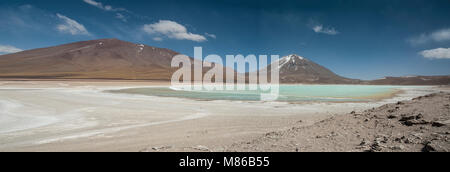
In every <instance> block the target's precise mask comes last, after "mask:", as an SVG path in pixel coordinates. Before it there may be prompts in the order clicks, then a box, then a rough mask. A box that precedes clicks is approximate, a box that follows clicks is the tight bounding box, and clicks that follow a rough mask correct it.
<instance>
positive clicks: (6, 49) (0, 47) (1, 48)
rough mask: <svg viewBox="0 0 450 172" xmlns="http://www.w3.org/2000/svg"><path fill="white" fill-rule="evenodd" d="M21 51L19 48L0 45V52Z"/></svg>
mask: <svg viewBox="0 0 450 172" xmlns="http://www.w3.org/2000/svg"><path fill="white" fill-rule="evenodd" d="M20 51H23V50H22V49H20V48H16V47H13V46H9V45H0V54H10V53H17V52H20Z"/></svg>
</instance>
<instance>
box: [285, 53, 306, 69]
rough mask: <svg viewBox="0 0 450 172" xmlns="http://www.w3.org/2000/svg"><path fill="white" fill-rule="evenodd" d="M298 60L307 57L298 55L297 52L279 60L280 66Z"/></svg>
mask: <svg viewBox="0 0 450 172" xmlns="http://www.w3.org/2000/svg"><path fill="white" fill-rule="evenodd" d="M296 60H299V61H302V60H305V58H304V57H301V56H298V55H296V54H291V55H288V56H285V57H283V58H281V59H280V60H279V64H280V68H281V67H283V66H284V65H286V64H287V63H290V62H292V63H295V62H296Z"/></svg>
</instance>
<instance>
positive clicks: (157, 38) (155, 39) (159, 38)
mask: <svg viewBox="0 0 450 172" xmlns="http://www.w3.org/2000/svg"><path fill="white" fill-rule="evenodd" d="M153 40H154V41H162V40H163V39H162V38H161V37H154V38H153Z"/></svg>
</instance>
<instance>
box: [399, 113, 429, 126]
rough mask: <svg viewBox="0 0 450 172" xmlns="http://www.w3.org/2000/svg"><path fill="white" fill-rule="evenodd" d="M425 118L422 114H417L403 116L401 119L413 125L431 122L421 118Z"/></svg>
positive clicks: (404, 122)
mask: <svg viewBox="0 0 450 172" xmlns="http://www.w3.org/2000/svg"><path fill="white" fill-rule="evenodd" d="M422 118H423V115H422V114H420V113H419V114H418V115H415V116H406V117H402V118H401V119H400V120H399V121H400V122H401V123H402V124H403V125H406V126H413V125H426V124H430V122H428V121H425V120H421V119H422Z"/></svg>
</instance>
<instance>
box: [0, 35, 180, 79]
mask: <svg viewBox="0 0 450 172" xmlns="http://www.w3.org/2000/svg"><path fill="white" fill-rule="evenodd" d="M177 54H179V53H177V52H174V51H172V50H169V49H164V48H155V47H150V46H147V45H143V44H134V43H130V42H125V41H120V40H117V39H101V40H92V41H83V42H76V43H71V44H66V45H61V46H55V47H49V48H41V49H34V50H29V51H23V52H19V53H15V54H8V55H3V56H0V77H2V78H5V77H6V78H64V79H73V78H78V79H85V78H90V79H92V78H97V79H153V80H168V79H170V77H171V75H172V72H173V71H174V69H171V68H170V63H171V60H172V57H173V56H175V55H177Z"/></svg>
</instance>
